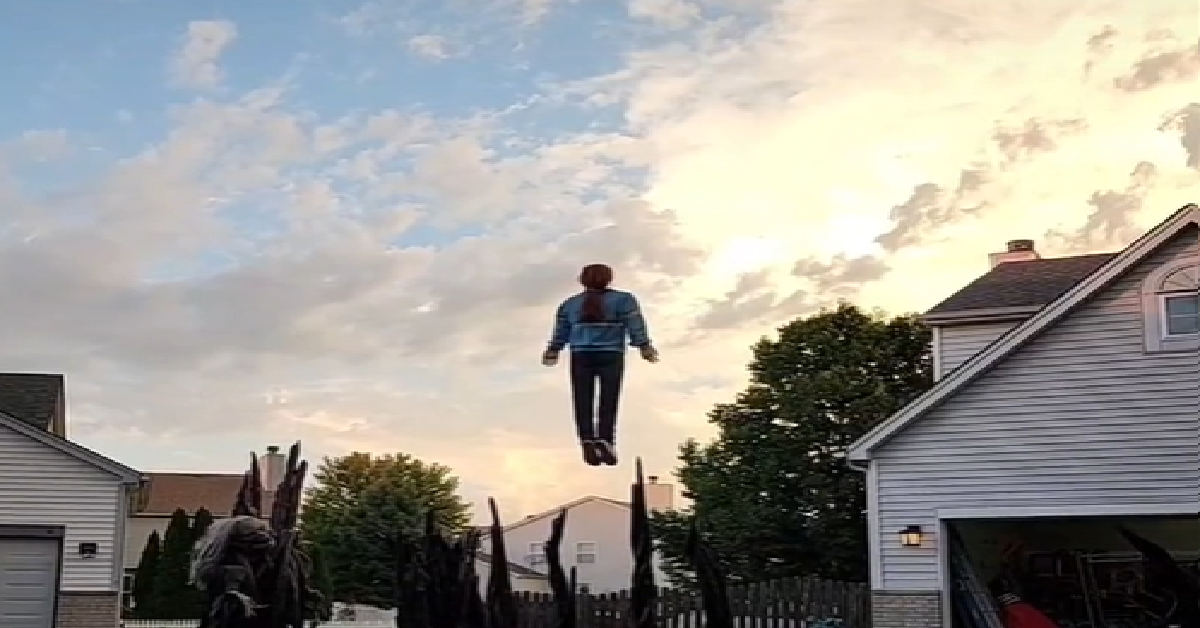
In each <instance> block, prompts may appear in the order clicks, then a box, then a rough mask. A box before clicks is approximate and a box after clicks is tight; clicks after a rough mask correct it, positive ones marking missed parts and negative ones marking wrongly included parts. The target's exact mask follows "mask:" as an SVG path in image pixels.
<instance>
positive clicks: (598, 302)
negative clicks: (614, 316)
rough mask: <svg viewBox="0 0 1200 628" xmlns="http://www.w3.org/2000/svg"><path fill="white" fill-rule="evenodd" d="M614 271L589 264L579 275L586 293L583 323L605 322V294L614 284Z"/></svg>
mask: <svg viewBox="0 0 1200 628" xmlns="http://www.w3.org/2000/svg"><path fill="white" fill-rule="evenodd" d="M612 280H613V271H612V269H611V268H609V267H608V266H605V265H604V264H588V265H587V266H584V267H583V270H582V271H581V272H580V273H579V283H581V284H583V287H584V289H585V290H586V292H585V293H584V295H583V317H582V318H583V322H585V323H598V322H600V321H603V320H604V293H605V292H607V291H608V284H610V283H612Z"/></svg>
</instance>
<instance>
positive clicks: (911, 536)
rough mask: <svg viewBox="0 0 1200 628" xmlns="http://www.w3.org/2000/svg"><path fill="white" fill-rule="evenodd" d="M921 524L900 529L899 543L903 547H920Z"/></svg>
mask: <svg viewBox="0 0 1200 628" xmlns="http://www.w3.org/2000/svg"><path fill="white" fill-rule="evenodd" d="M921 540H922V535H921V526H908V527H907V528H904V529H903V530H901V531H900V544H901V545H903V546H904V547H921Z"/></svg>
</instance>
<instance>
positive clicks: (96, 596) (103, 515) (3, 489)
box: [0, 373, 142, 628]
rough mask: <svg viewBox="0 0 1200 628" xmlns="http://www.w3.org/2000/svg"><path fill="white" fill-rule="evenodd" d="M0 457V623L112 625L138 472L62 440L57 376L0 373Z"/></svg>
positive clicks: (36, 627)
mask: <svg viewBox="0 0 1200 628" xmlns="http://www.w3.org/2000/svg"><path fill="white" fill-rule="evenodd" d="M0 461H3V462H2V463H0V626H21V627H22V628H53V627H54V626H95V627H96V628H111V627H113V626H116V625H117V622H118V621H119V611H120V605H119V594H120V587H121V556H122V553H123V547H124V543H125V523H126V519H125V514H126V512H125V511H126V508H127V507H128V504H129V502H130V496H131V495H132V494H133V493H134V491H135V490H136V489H137V487H138V485H139V483H140V482H141V479H142V478H141V474H139V473H138V472H137V471H135V470H133V469H130V468H129V467H127V466H125V465H123V464H121V463H119V462H116V461H113V460H111V459H109V458H107V457H105V456H103V455H101V454H99V453H97V452H95V451H92V450H90V449H87V448H86V447H83V446H81V445H79V444H77V443H74V442H72V441H70V440H68V439H67V413H66V395H65V387H64V378H63V376H62V375H56V374H41V373H3V374H0Z"/></svg>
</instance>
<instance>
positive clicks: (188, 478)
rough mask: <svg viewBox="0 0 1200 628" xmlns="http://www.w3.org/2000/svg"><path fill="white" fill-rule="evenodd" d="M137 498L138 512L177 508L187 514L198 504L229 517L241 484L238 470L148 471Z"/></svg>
mask: <svg viewBox="0 0 1200 628" xmlns="http://www.w3.org/2000/svg"><path fill="white" fill-rule="evenodd" d="M146 478H147V481H146V484H145V485H144V486H143V487H142V493H141V496H140V499H139V500H138V508H137V514H139V515H142V516H149V515H170V514H171V513H173V512H175V509H176V508H182V509H184V511H186V512H187V513H188V514H192V513H195V512H196V511H197V510H200V509H201V508H204V509H207V510H208V511H209V512H211V513H212V514H213V515H214V516H216V517H228V516H229V515H230V514H231V512H232V510H233V504H234V502H235V501H236V500H237V494H238V490H239V489H241V487H242V478H243V476H242V475H241V474H237V475H235V474H229V473H147V474H146Z"/></svg>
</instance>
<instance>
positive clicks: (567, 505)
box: [479, 495, 630, 536]
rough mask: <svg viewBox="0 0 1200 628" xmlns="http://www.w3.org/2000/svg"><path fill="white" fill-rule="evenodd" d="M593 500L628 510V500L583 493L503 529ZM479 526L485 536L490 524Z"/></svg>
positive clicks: (554, 514)
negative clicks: (577, 497) (578, 496)
mask: <svg viewBox="0 0 1200 628" xmlns="http://www.w3.org/2000/svg"><path fill="white" fill-rule="evenodd" d="M593 502H595V503H601V504H606V505H609V506H613V507H615V508H622V509H625V510H628V509H629V507H630V504H629V502H623V501H620V500H617V499H610V498H608V497H599V496H597V495H585V496H583V497H580V498H579V499H576V500H572V501H569V502H567V503H565V504H563V505H561V506H555V507H554V508H551V509H549V510H544V511H542V512H539V513H537V514H536V515H529V516H527V517H525V518H524V519H521V520H520V521H518V522H516V523H510V524H508V525H506V526H504V531H505V532H508V531H509V530H513V529H516V528H520V527H524V526H527V525H529V524H531V523H533V522H535V521H541V520H542V519H546V518H549V517H555V516H558V513H560V512H562V511H564V510H570V509H572V508H575V507H578V506H582V505H584V504H588V503H593ZM479 528H480V532H481V533H482V534H483V535H484V536H487V535H488V534H489V533H490V532H491V526H479Z"/></svg>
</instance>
